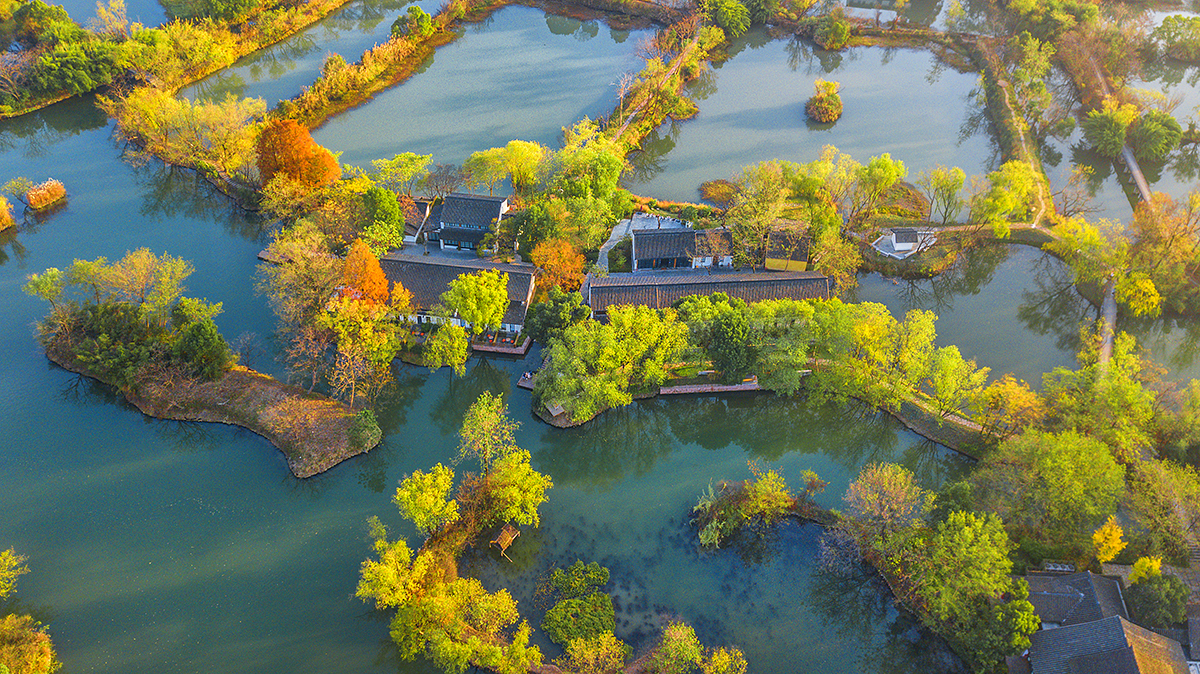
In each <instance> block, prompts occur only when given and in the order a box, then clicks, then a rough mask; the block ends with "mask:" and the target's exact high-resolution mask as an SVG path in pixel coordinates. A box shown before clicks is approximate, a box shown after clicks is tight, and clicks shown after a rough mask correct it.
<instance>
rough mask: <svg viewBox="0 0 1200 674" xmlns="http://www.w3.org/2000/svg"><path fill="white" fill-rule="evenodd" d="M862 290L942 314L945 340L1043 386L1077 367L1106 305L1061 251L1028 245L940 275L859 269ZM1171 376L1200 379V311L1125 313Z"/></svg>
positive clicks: (973, 254)
mask: <svg viewBox="0 0 1200 674" xmlns="http://www.w3.org/2000/svg"><path fill="white" fill-rule="evenodd" d="M858 282H859V287H858V288H857V289H856V290H855V291H853V293H852V297H853V299H854V300H855V301H859V302H879V303H881V304H884V305H886V306H887V307H888V309H890V310H891V312H892V314H893V315H894V316H896V318H903V317H904V314H905V313H906V312H908V311H910V310H912V309H921V310H927V311H932V312H933V313H934V314H936V315H937V317H938V321H937V343H938V346H949V345H952V344H953V345H955V346H957V347H958V348H959V351H960V352H961V353H962V355H963V357H964V358H968V359H974V360H975V362H976V363H977V364H978V365H979V366H981V367H989V368H991V373H990V377H991V378H992V379H995V378H997V377H1000V376H1003V375H1004V374H1006V373H1012V374H1014V375H1015V376H1016V377H1017V378H1019V379H1024V380H1025V381H1026V382H1028V383H1029V384H1030V385H1031V386H1033V387H1034V388H1040V387H1041V382H1042V374H1044V373H1046V372H1049V371H1051V370H1053V369H1054V368H1056V367H1065V368H1068V369H1076V368H1077V367H1078V363H1077V361H1076V358H1075V354H1076V353H1077V352H1078V350H1079V347H1080V341H1079V335H1080V329H1081V328H1082V327H1083V326H1085V325H1088V326H1090V325H1093V324H1094V322H1095V321H1096V320H1097V318H1098V317H1099V310H1098V309H1097V308H1096V306H1095V305H1093V304H1091V303H1090V302H1089V301H1088V300H1087V299H1085V298H1084V297H1083V296H1082V295H1080V294H1079V291H1078V290H1077V289H1076V288H1075V286H1074V285H1073V282H1072V276H1071V271H1070V269H1069V268H1067V266H1066V265H1065V264H1063V263H1062V262H1061V261H1060V260H1059V259H1058V258H1056V257H1054V256H1052V255H1050V254H1049V253H1045V252H1042V251H1041V250H1039V249H1038V248H1034V247H1032V246H1026V245H1017V244H1012V245H990V246H985V247H983V248H977V249H974V250H971V251H968V252H966V253H964V254H961V255H960V256H959V261H958V262H957V263H956V264H954V265H953V266H952V267H950V268H949V269H948V270H947V271H946V272H945V273H943V274H941V275H939V276H936V277H934V278H932V279H920V280H904V279H895V278H889V277H885V276H882V275H880V274H861V275H859V279H858ZM1117 330H1119V331H1124V332H1127V333H1129V334H1131V335H1133V336H1134V337H1135V338H1136V339H1137V342H1138V345H1139V346H1140V347H1142V348H1144V349H1145V350H1146V355H1148V356H1149V358H1150V359H1151V360H1153V361H1154V362H1156V363H1159V364H1160V365H1162V366H1163V367H1165V368H1166V372H1165V373H1164V378H1166V379H1169V380H1184V381H1186V380H1189V379H1193V378H1200V319H1197V318H1196V317H1193V316H1184V317H1178V316H1167V317H1158V318H1134V317H1131V316H1126V315H1124V314H1121V315H1118V317H1117Z"/></svg>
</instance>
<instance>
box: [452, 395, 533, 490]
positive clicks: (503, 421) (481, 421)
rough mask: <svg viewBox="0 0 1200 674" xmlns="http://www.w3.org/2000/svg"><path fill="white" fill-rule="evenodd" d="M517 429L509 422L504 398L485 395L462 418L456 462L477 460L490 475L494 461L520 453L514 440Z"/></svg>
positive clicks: (516, 426)
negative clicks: (516, 452)
mask: <svg viewBox="0 0 1200 674" xmlns="http://www.w3.org/2000/svg"><path fill="white" fill-rule="evenodd" d="M519 426H520V424H518V423H517V422H515V421H513V420H512V419H511V418H509V416H508V406H507V405H505V404H504V398H503V397H501V396H499V395H496V394H494V393H491V392H490V391H484V392H483V393H482V394H480V396H479V398H478V399H477V400H476V401H475V402H473V403H471V407H470V408H468V409H467V413H466V416H464V417H463V425H462V430H460V431H459V433H458V438H459V442H458V459H457V460H458V461H462V460H463V459H467V458H473V459H478V460H479V465H480V466H481V467H482V468H483V470H484V472H487V471H490V470H491V468H492V465H493V464H494V463H495V461H496V460H497V459H499V458H502V457H504V456H507V455H509V454H511V453H513V452H515V451H517V449H519V448H518V447H517V440H516V436H515V433H516V430H517V428H518V427H519Z"/></svg>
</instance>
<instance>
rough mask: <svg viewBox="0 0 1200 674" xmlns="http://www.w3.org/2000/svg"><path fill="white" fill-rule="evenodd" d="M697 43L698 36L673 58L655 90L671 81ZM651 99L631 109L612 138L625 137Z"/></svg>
mask: <svg viewBox="0 0 1200 674" xmlns="http://www.w3.org/2000/svg"><path fill="white" fill-rule="evenodd" d="M699 43H700V36H699V35H697V36H696V37H693V38H692V41H691V42H689V43H688V45H687V46H686V47H684V48H683V49H682V50H681V51H680V52H679V56H676V57H675V60H674V61H673V62H672V64H671V67H670V69H668V70H667V72H666V74H665V75H663V78H662V80H661V81H660V82H659V83H658V85H657V86H656V87H655V88H656V89H661V88H662V85H664V84H666V82H667V80H669V79H671V78H672V77H674V76H675V73H677V72H679V66H680V65H682V64H683V62H684V61H685V60H686V58H687V57H688V56H690V55H691V53H692V51H693V50H694V49H695V48H696V45H698V44H699ZM652 98H653V96H646V98H645V99H644V100H643V101H642V102H641V103H639V104H638V106H637V107H636V108H634V109H633V111H631V112H630V113H629V116H628V117H626V118H625V122H624V123H623V124H621V128H619V129H617V132H616V133H615V134H613V138H616V139H617V140H620V138H621V136H623V135H625V130H626V129H628V128H629V124H630V122H632V121H633V120H634V119H636V118H637V116H638V115H639V114H641V113H642V111H643V110H644V109H645V108H646V106H647V105H649V104H650V100H651V99H652Z"/></svg>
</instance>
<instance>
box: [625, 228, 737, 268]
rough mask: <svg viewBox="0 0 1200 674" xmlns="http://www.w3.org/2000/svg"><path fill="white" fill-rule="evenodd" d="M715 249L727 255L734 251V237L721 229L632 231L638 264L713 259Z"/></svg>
mask: <svg viewBox="0 0 1200 674" xmlns="http://www.w3.org/2000/svg"><path fill="white" fill-rule="evenodd" d="M706 238H707V239H709V240H710V241H711V243H710V242H709V241H705V239H706ZM714 248H715V249H717V250H723V251H726V252H725V253H723V254H724V255H729V254H730V253H731V252H732V251H733V234H732V233H731V232H730V231H729V230H727V229H723V228H722V229H701V230H693V229H679V228H674V229H635V230H633V255H634V258H635V259H638V260H666V259H674V258H682V257H712V256H713V253H712V251H713V250H714Z"/></svg>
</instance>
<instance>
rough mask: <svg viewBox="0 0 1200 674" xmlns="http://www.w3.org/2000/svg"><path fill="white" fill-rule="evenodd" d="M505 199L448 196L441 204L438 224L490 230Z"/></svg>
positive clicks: (462, 195) (468, 195) (472, 195)
mask: <svg viewBox="0 0 1200 674" xmlns="http://www.w3.org/2000/svg"><path fill="white" fill-rule="evenodd" d="M505 201H506V199H505V197H485V196H482V195H478V194H458V193H455V194H449V195H447V196H446V199H445V201H443V202H442V211H441V215H440V216H439V217H438V222H439V223H440V224H441V225H442V226H443V227H448V226H455V225H458V226H473V227H482V228H483V229H484V230H488V229H490V228H491V224H492V221H493V220H496V219H498V218H499V217H500V208H501V207H502V205H503V204H504V202H505Z"/></svg>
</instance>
